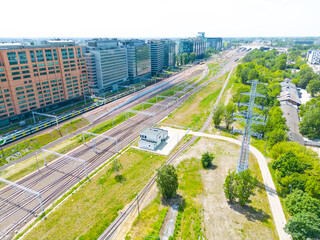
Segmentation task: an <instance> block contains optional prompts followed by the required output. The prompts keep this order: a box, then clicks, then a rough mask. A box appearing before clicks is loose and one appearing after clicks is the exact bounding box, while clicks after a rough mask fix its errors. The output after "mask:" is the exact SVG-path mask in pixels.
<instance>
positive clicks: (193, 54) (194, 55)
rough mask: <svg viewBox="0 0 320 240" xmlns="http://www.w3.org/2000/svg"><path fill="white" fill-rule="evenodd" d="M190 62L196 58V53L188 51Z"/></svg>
mask: <svg viewBox="0 0 320 240" xmlns="http://www.w3.org/2000/svg"><path fill="white" fill-rule="evenodd" d="M189 58H190V62H191V63H193V62H194V61H195V60H196V54H195V53H194V52H192V53H190V56H189Z"/></svg>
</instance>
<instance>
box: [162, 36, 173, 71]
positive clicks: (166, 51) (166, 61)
mask: <svg viewBox="0 0 320 240" xmlns="http://www.w3.org/2000/svg"><path fill="white" fill-rule="evenodd" d="M161 42H162V45H163V69H168V68H173V67H175V65H176V59H175V57H176V43H175V41H172V40H167V39H164V40H161Z"/></svg>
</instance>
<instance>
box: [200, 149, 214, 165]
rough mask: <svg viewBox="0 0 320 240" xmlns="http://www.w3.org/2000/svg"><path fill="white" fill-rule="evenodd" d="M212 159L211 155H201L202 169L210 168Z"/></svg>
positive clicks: (207, 153)
mask: <svg viewBox="0 0 320 240" xmlns="http://www.w3.org/2000/svg"><path fill="white" fill-rule="evenodd" d="M213 158H214V156H213V154H212V153H209V152H206V153H204V154H202V157H201V163H202V167H204V168H208V167H210V166H211V165H212V160H213Z"/></svg>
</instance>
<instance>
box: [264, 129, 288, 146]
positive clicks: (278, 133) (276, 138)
mask: <svg viewBox="0 0 320 240" xmlns="http://www.w3.org/2000/svg"><path fill="white" fill-rule="evenodd" d="M287 139H288V134H287V131H286V130H284V129H281V128H275V129H274V130H272V131H271V132H269V133H268V134H267V141H268V146H269V148H271V147H273V146H274V145H275V144H277V143H279V142H283V141H286V140H287Z"/></svg>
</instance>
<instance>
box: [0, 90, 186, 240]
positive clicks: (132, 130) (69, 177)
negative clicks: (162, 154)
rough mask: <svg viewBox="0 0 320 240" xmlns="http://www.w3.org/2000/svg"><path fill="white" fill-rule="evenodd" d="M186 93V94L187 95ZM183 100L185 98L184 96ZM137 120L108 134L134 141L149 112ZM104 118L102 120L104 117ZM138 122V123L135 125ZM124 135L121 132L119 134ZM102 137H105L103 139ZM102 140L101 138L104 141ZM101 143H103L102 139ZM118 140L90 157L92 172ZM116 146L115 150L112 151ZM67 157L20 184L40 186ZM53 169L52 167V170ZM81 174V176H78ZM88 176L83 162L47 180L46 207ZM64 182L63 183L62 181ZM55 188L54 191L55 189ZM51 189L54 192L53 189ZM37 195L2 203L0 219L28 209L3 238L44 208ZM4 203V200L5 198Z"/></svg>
mask: <svg viewBox="0 0 320 240" xmlns="http://www.w3.org/2000/svg"><path fill="white" fill-rule="evenodd" d="M185 97H186V96H185ZM166 101H168V102H170V99H169V100H164V101H162V102H163V103H164V102H166ZM180 101H181V99H180ZM169 108H170V109H171V110H174V109H175V108H176V106H175V103H173V104H171V105H170V107H169ZM148 111H152V112H154V113H156V114H157V115H156V117H157V121H158V120H160V119H162V118H163V117H164V116H165V113H164V111H162V107H161V106H152V107H150V108H149V109H148ZM131 119H132V120H134V121H133V123H132V124H129V125H127V126H126V127H124V128H123V129H118V128H119V127H118V126H119V125H118V126H117V127H115V128H113V129H111V130H109V131H108V132H107V134H108V135H110V136H117V138H118V142H119V143H120V144H121V145H122V147H124V146H126V145H128V144H129V143H131V142H132V141H133V140H134V139H135V138H136V137H137V135H138V133H139V132H140V130H142V127H143V126H142V127H141V125H142V123H144V122H146V121H147V120H148V119H149V117H145V116H140V115H139V114H138V115H136V116H134V117H132V118H131ZM101 121H102V120H101ZM135 126H136V127H135ZM117 129H118V130H117ZM119 135H120V136H119ZM101 141H102V140H101ZM101 141H100V142H101ZM98 144H99V143H98ZM115 147H116V146H115V143H111V144H110V146H108V147H107V148H106V149H104V150H103V152H101V153H100V154H99V155H95V156H94V157H92V158H91V159H89V160H88V161H87V171H88V172H92V171H93V170H94V169H96V168H97V167H98V166H100V165H101V164H103V163H104V162H105V159H108V158H110V157H111V156H112V155H114V153H115V152H116V150H115ZM110 150H114V151H110ZM86 151H88V148H87V147H83V149H81V150H79V151H77V152H76V153H74V154H72V155H71V156H72V157H79V156H81V155H82V154H83V153H84V152H86ZM65 165H66V163H65V160H64V159H63V158H61V159H58V160H57V161H55V162H53V163H52V164H49V165H48V166H49V168H44V169H42V170H41V171H43V170H46V171H47V172H45V173H43V174H41V173H39V172H37V173H35V174H32V175H30V176H28V177H26V178H24V179H22V180H21V181H19V182H18V184H23V185H24V186H26V187H29V188H32V187H35V186H37V185H38V184H39V183H41V182H42V181H45V179H46V178H48V177H50V176H51V175H53V174H54V173H55V172H56V171H57V169H61V168H62V167H63V166H65ZM48 169H49V170H48ZM76 176H78V177H76ZM83 177H85V173H84V170H83V169H82V168H81V166H79V167H77V168H75V169H73V170H71V171H70V172H69V173H68V174H63V176H62V177H60V178H58V179H56V180H55V181H53V182H51V183H49V184H47V185H46V186H45V187H43V188H40V189H39V190H38V191H39V192H40V194H41V196H44V195H45V194H48V195H47V196H45V197H44V198H43V200H42V203H43V205H44V206H45V207H47V206H48V205H49V204H50V203H51V202H52V201H53V200H54V199H56V198H57V197H58V196H59V195H61V194H62V193H63V192H65V191H66V190H68V189H69V188H71V187H72V186H74V185H75V184H76V183H77V180H78V179H82V178H83ZM61 183H63V184H61ZM58 184H60V185H61V186H59V187H57V185H58ZM54 187H56V189H54V191H52V189H53V188H54ZM10 190H11V189H9V188H6V189H3V190H1V191H0V196H2V195H3V194H4V193H6V192H9V191H10ZM49 192H50V193H49ZM22 195H23V192H21V191H20V192H15V193H13V194H11V195H9V196H8V197H6V202H7V203H8V201H10V202H14V201H15V200H17V199H19V198H21V197H22ZM36 201H37V199H35V198H34V197H32V196H29V197H27V198H23V199H22V200H20V201H18V203H15V205H12V206H10V207H7V208H6V206H3V205H4V204H2V206H1V208H0V223H4V222H5V221H7V220H8V219H9V218H10V217H12V216H14V215H15V214H17V213H18V212H19V211H21V210H22V209H23V210H25V211H27V213H26V214H24V216H23V217H21V218H20V219H19V220H18V221H16V222H15V223H14V224H12V225H11V226H9V227H8V228H6V229H5V230H4V231H2V233H1V234H0V239H3V238H4V237H5V236H8V234H9V233H12V232H13V231H15V230H17V229H19V227H20V226H21V225H23V224H24V223H26V222H27V221H28V220H30V219H31V218H32V217H33V215H35V213H36V212H38V211H39V210H40V206H39V205H38V204H36ZM0 203H4V200H2V202H1V201H0ZM31 204H33V205H35V207H33V208H31V209H30V207H29V209H28V208H26V207H27V206H30V205H31Z"/></svg>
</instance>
